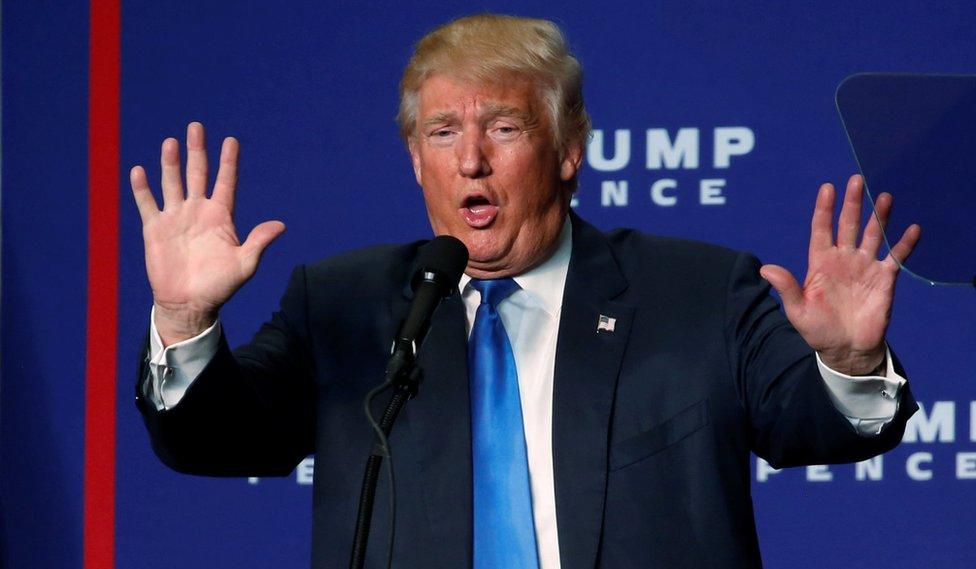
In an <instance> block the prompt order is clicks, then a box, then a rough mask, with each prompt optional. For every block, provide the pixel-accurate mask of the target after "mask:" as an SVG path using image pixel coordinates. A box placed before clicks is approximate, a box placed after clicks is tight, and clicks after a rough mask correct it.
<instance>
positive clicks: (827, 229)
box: [810, 184, 834, 255]
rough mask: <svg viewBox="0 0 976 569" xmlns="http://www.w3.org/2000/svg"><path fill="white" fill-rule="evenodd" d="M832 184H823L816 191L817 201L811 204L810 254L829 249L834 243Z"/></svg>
mask: <svg viewBox="0 0 976 569" xmlns="http://www.w3.org/2000/svg"><path fill="white" fill-rule="evenodd" d="M833 219H834V186H833V185H832V184H823V185H822V186H820V191H819V192H817V203H816V205H815V206H813V219H812V220H811V222H810V254H811V255H813V253H815V252H816V251H823V250H825V249H830V248H831V247H833V245H834V237H833V227H832V223H833Z"/></svg>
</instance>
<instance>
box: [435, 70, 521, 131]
mask: <svg viewBox="0 0 976 569" xmlns="http://www.w3.org/2000/svg"><path fill="white" fill-rule="evenodd" d="M417 94H418V102H419V105H418V107H419V109H418V110H419V113H418V114H419V117H418V118H420V119H421V120H423V119H424V118H426V117H429V116H431V115H433V114H444V113H450V114H457V115H463V114H467V113H470V112H474V113H479V112H490V111H491V110H493V109H504V108H509V109H515V110H519V111H521V112H524V113H526V114H531V115H537V114H539V113H538V112H537V111H538V109H539V108H540V101H539V95H538V89H537V88H536V86H535V84H534V83H533V82H532V81H530V80H528V79H526V78H524V77H520V76H515V75H508V76H502V77H499V79H498V81H491V82H483V81H472V80H467V79H459V78H455V77H451V76H448V75H442V74H435V75H432V76H430V77H428V78H427V79H426V80H424V82H423V83H422V84H421V86H420V89H419V90H418V92H417Z"/></svg>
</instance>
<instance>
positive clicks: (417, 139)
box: [409, 75, 582, 278]
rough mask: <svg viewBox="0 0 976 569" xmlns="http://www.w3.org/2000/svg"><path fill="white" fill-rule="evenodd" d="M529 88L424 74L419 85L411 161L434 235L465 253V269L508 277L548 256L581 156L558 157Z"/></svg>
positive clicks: (519, 82) (513, 82)
mask: <svg viewBox="0 0 976 569" xmlns="http://www.w3.org/2000/svg"><path fill="white" fill-rule="evenodd" d="M550 122H551V121H550V120H549V115H548V113H547V111H546V109H545V107H544V106H543V103H542V101H541V100H540V98H539V96H538V94H537V89H536V88H535V86H534V85H533V84H532V83H530V82H529V81H527V80H525V79H521V78H516V77H510V78H507V79H506V78H500V80H499V81H498V82H497V83H493V84H490V85H485V84H477V83H471V82H466V81H461V80H457V79H452V78H450V77H447V76H443V75H433V76H431V77H430V78H428V79H427V80H426V81H425V82H424V84H423V85H422V86H421V88H420V91H419V103H418V113H417V125H416V130H415V132H414V135H413V136H412V137H411V139H410V142H409V146H410V156H411V158H412V160H413V168H414V173H415V174H416V176H417V183H418V184H420V186H421V187H422V188H423V191H424V200H425V202H426V204H427V215H428V216H429V217H430V225H431V227H432V228H433V230H434V233H435V234H436V235H445V234H446V235H453V236H454V237H457V238H458V239H460V240H461V241H462V242H463V243H464V244H465V245H466V246H467V248H468V252H469V255H470V257H469V261H468V268H467V271H466V272H467V273H468V274H469V275H471V276H473V277H477V278H498V277H504V276H510V275H517V274H519V273H522V272H524V271H526V270H528V269H530V268H532V267H533V266H535V265H537V264H539V263H540V262H541V261H543V260H544V259H545V258H546V257H547V256H548V255H549V254H550V253H551V252H552V250H553V247H554V246H555V242H556V238H557V237H558V236H559V231H560V229H561V228H562V223H563V220H564V218H565V216H566V212H567V211H568V208H569V201H570V198H571V195H570V190H569V187H568V185H567V182H569V181H570V180H572V179H573V177H574V176H575V175H576V171H577V170H578V168H579V163H580V159H581V156H582V148H581V146H580V145H578V144H577V145H573V146H572V147H571V148H569V149H567V150H566V152H565V157H563V158H562V159H560V156H559V149H558V148H557V146H556V144H555V142H554V140H553V134H552V126H551V124H550Z"/></svg>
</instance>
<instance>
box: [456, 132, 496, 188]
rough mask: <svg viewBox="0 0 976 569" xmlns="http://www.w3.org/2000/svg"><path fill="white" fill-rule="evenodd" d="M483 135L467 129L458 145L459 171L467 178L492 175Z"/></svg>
mask: <svg viewBox="0 0 976 569" xmlns="http://www.w3.org/2000/svg"><path fill="white" fill-rule="evenodd" d="M485 143H486V141H485V138H484V136H483V135H482V133H480V132H478V131H477V130H474V132H472V129H465V131H464V132H463V133H462V134H461V140H460V144H459V145H458V170H459V171H460V174H461V175H462V176H464V177H465V178H482V177H484V176H487V175H489V174H491V164H490V163H489V161H488V155H487V154H486V153H485Z"/></svg>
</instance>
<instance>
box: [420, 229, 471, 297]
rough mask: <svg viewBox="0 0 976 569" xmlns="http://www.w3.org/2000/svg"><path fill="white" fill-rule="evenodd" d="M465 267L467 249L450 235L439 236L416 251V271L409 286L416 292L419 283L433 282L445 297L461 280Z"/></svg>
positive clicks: (466, 263)
mask: <svg viewBox="0 0 976 569" xmlns="http://www.w3.org/2000/svg"><path fill="white" fill-rule="evenodd" d="M467 265H468V248H467V247H465V246H464V243H461V240H460V239H458V238H456V237H451V236H450V235H439V236H437V237H434V239H432V240H431V241H430V242H429V243H426V244H424V245H422V246H421V247H420V249H419V250H418V251H417V271H416V272H415V273H414V275H413V278H412V279H411V281H410V286H411V287H412V288H413V289H414V290H415V291H416V290H417V287H418V286H419V285H420V283H421V282H423V281H428V282H430V281H433V282H434V283H436V284H437V285H438V287H442V295H443V296H447V295H449V294H450V293H451V291H452V290H454V288H455V287H456V286H457V284H458V282H459V281H460V280H461V274H462V273H464V268H465V267H466V266H467ZM431 273H432V274H433V276H431Z"/></svg>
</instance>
